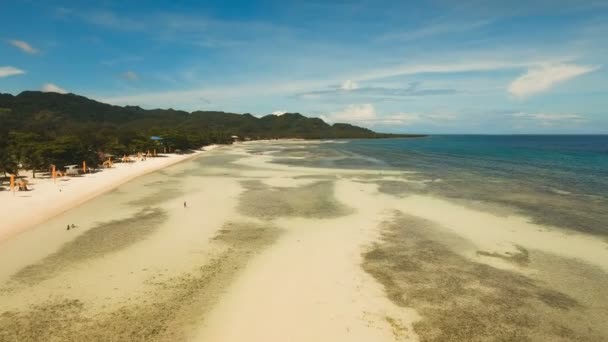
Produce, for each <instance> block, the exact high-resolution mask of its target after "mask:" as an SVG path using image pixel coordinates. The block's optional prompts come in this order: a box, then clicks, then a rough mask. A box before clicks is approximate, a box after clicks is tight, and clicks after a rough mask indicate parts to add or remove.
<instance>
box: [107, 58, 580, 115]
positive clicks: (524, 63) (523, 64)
mask: <svg viewBox="0 0 608 342" xmlns="http://www.w3.org/2000/svg"><path fill="white" fill-rule="evenodd" d="M567 60H569V59H568V58H560V59H556V58H553V59H551V60H548V59H542V60H534V59H524V60H512V61H508V62H506V61H504V60H503V59H497V58H494V59H487V60H476V61H475V60H471V59H468V60H467V61H466V62H458V61H454V62H449V63H448V62H446V63H429V64H424V63H420V64H416V63H410V64H401V65H399V64H398V65H392V66H390V67H387V68H372V69H367V70H359V71H357V72H356V73H355V72H349V73H348V74H338V75H328V77H325V78H321V79H296V80H289V81H285V80H275V81H268V82H265V83H264V84H265V86H264V87H260V86H259V82H251V83H242V84H238V85H224V86H219V87H218V86H213V87H193V88H190V89H184V90H172V89H167V90H165V91H162V90H161V91H152V92H143V93H132V94H126V95H125V94H120V95H118V96H100V97H98V99H99V100H101V101H104V102H109V103H112V104H121V105H124V104H129V105H141V106H147V107H167V106H177V107H179V108H182V109H184V108H190V109H196V107H195V106H196V105H198V103H199V102H198V99H199V98H200V97H205V98H211V99H219V98H228V97H238V96H242V95H243V94H248V96H270V95H281V94H294V93H306V92H309V91H311V90H317V89H321V88H327V87H328V86H330V85H332V84H333V85H336V84H339V85H340V86H344V85H345V83H347V82H348V83H347V85H348V84H350V86H351V87H352V86H353V85H354V84H357V85H358V82H362V81H370V80H377V79H382V78H388V77H395V76H402V75H414V74H421V73H455V72H489V71H496V70H510V69H521V68H532V67H535V66H536V67H539V66H541V65H546V64H550V63H560V62H565V61H567ZM354 74H357V77H353V75H354ZM345 79H346V80H349V81H346V82H345V81H344V80H345ZM340 86H339V87H340ZM359 89H360V88H359ZM321 97H322V96H321V95H319V94H308V93H306V94H302V95H301V96H300V98H301V99H306V100H319V99H320V98H321Z"/></svg>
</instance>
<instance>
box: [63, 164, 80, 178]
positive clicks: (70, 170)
mask: <svg viewBox="0 0 608 342" xmlns="http://www.w3.org/2000/svg"><path fill="white" fill-rule="evenodd" d="M65 174H66V175H68V176H78V175H79V174H80V170H78V165H66V166H65Z"/></svg>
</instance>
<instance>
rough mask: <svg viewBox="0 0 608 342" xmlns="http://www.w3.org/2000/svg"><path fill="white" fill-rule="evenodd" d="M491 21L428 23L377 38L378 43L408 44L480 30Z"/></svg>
mask: <svg viewBox="0 0 608 342" xmlns="http://www.w3.org/2000/svg"><path fill="white" fill-rule="evenodd" d="M491 23H492V21H491V20H488V19H486V20H477V21H470V22H437V23H429V24H427V25H425V26H424V27H422V28H418V29H414V30H409V31H402V32H392V33H387V34H384V35H382V36H380V37H379V38H378V41H400V42H409V41H413V40H418V39H423V38H430V37H433V36H440V35H446V34H454V33H463V32H468V31H472V30H475V29H478V28H482V27H484V26H487V25H489V24H491Z"/></svg>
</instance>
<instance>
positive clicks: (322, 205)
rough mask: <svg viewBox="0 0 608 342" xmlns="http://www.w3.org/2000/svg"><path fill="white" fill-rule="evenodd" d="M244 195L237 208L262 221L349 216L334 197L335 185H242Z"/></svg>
mask: <svg viewBox="0 0 608 342" xmlns="http://www.w3.org/2000/svg"><path fill="white" fill-rule="evenodd" d="M241 184H242V185H243V187H244V188H245V192H244V193H243V194H242V195H241V197H240V200H239V206H238V209H239V211H240V212H241V213H243V214H244V215H248V216H252V217H257V218H261V219H268V220H270V219H275V218H278V217H305V218H335V217H340V216H344V215H349V214H351V213H352V209H351V208H349V207H347V206H346V205H344V204H342V203H340V202H339V201H338V200H337V199H336V198H335V196H334V182H332V181H320V182H315V183H312V184H309V185H304V186H300V187H272V186H269V185H266V184H264V183H262V182H261V181H254V180H251V181H243V182H241Z"/></svg>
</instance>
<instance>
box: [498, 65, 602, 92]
mask: <svg viewBox="0 0 608 342" xmlns="http://www.w3.org/2000/svg"><path fill="white" fill-rule="evenodd" d="M597 69H598V67H593V66H586V65H576V64H553V65H543V66H541V67H536V68H532V69H528V71H527V72H526V73H525V74H524V75H522V76H520V77H518V78H516V79H515V80H514V81H513V82H511V84H509V88H508V91H509V93H511V95H513V96H516V97H520V98H524V97H527V96H530V95H534V94H538V93H541V92H544V91H547V90H549V89H550V88H552V87H553V86H555V85H556V84H558V83H561V82H565V81H567V80H569V79H572V78H575V77H577V76H580V75H584V74H586V73H589V72H592V71H594V70H597Z"/></svg>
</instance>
